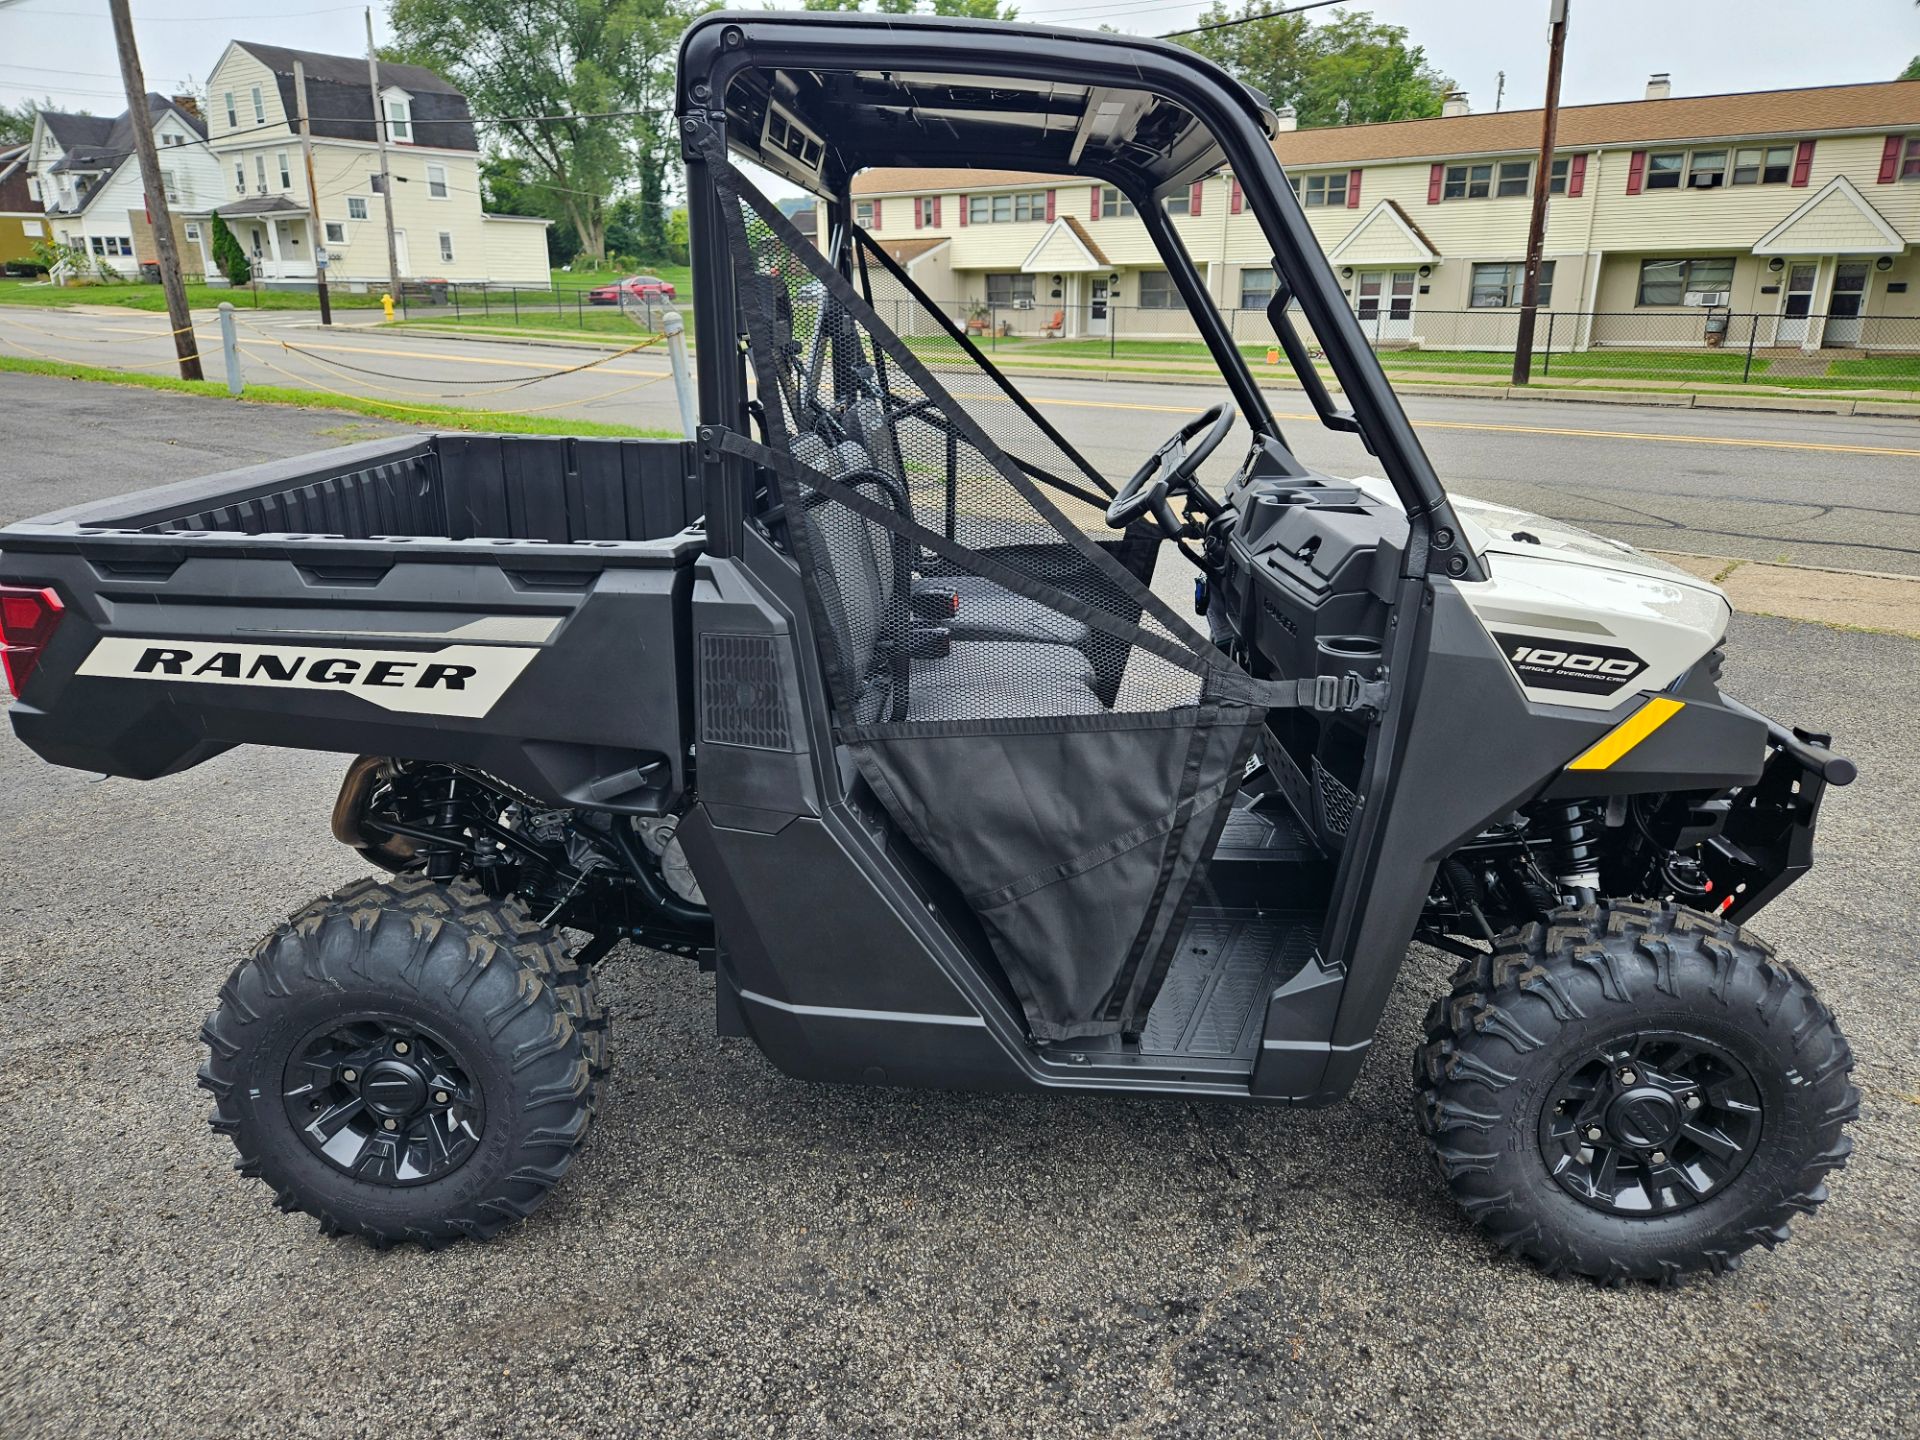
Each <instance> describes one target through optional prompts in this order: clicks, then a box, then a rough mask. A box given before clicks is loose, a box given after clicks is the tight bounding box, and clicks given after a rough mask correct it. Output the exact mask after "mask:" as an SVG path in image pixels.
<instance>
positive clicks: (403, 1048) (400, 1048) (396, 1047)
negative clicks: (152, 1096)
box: [393, 1040, 1633, 1085]
mask: <svg viewBox="0 0 1920 1440" xmlns="http://www.w3.org/2000/svg"><path fill="white" fill-rule="evenodd" d="M407 1049H408V1046H407V1042H406V1041H404V1040H396V1041H394V1042H393V1053H394V1054H396V1055H404V1054H406V1053H407ZM1627 1083H1628V1084H1629V1085H1631V1084H1632V1083H1633V1082H1632V1081H1631V1080H1629V1081H1628V1082H1627Z"/></svg>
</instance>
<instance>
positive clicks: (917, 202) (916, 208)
mask: <svg viewBox="0 0 1920 1440" xmlns="http://www.w3.org/2000/svg"><path fill="white" fill-rule="evenodd" d="M926 203H927V202H926V200H925V199H924V198H923V197H921V196H919V195H916V196H914V197H913V228H914V229H916V230H918V229H919V228H920V211H921V209H922V207H924V206H925V205H926Z"/></svg>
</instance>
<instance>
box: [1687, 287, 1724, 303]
mask: <svg viewBox="0 0 1920 1440" xmlns="http://www.w3.org/2000/svg"><path fill="white" fill-rule="evenodd" d="M1728 298H1729V292H1728V291H1725V290H1689V291H1687V294H1686V302H1687V304H1689V305H1725V304H1726V303H1727V301H1728Z"/></svg>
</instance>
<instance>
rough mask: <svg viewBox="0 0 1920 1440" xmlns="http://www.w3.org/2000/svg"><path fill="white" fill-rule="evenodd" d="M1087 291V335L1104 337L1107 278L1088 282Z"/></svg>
mask: <svg viewBox="0 0 1920 1440" xmlns="http://www.w3.org/2000/svg"><path fill="white" fill-rule="evenodd" d="M1087 283H1088V287H1089V288H1088V290H1087V333H1088V334H1089V335H1104V334H1106V333H1107V277H1106V276H1104V275H1102V276H1101V277H1100V278H1099V279H1097V280H1090V281H1088V282H1087Z"/></svg>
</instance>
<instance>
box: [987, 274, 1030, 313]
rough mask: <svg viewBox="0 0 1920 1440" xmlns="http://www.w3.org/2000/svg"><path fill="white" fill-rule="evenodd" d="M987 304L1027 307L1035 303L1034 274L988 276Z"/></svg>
mask: <svg viewBox="0 0 1920 1440" xmlns="http://www.w3.org/2000/svg"><path fill="white" fill-rule="evenodd" d="M987 304H989V305H1012V306H1015V307H1017V308H1019V309H1023V310H1024V309H1026V308H1028V307H1029V306H1031V305H1032V304H1033V276H1031V275H989V276H987Z"/></svg>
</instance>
